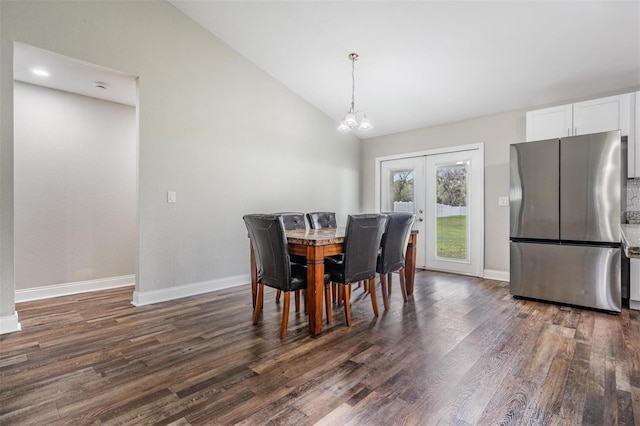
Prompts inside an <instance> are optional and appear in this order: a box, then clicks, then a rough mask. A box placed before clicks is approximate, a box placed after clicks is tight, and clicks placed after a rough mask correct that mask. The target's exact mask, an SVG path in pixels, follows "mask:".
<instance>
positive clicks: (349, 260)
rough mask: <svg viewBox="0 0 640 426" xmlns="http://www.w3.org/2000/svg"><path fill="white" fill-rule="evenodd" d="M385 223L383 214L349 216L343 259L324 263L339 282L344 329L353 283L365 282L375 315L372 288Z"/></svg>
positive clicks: (331, 258)
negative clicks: (342, 301) (342, 299)
mask: <svg viewBox="0 0 640 426" xmlns="http://www.w3.org/2000/svg"><path fill="white" fill-rule="evenodd" d="M386 220H387V217H386V216H385V215H382V214H356V215H349V217H348V219H347V227H346V229H345V236H344V243H343V247H344V256H343V257H342V259H340V260H339V259H337V258H334V257H326V258H325V260H324V267H325V272H328V273H329V275H330V278H331V281H332V282H335V283H338V284H339V285H340V287H341V289H342V290H343V291H342V292H341V293H342V294H343V295H344V313H345V320H346V323H347V326H351V302H350V298H351V283H354V282H358V281H368V283H369V288H370V293H371V306H372V307H373V311H374V314H375V316H378V305H377V302H376V295H375V294H376V293H375V288H373V286H375V276H376V262H377V259H378V250H379V247H380V240H381V239H382V234H383V232H384V229H385V225H386ZM325 288H326V286H325ZM325 298H326V294H325ZM327 321H329V319H327Z"/></svg>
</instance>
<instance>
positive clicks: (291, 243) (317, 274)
mask: <svg viewBox="0 0 640 426" xmlns="http://www.w3.org/2000/svg"><path fill="white" fill-rule="evenodd" d="M344 235H345V228H323V229H296V230H291V231H286V236H287V244H288V251H289V254H296V255H299V256H304V257H305V258H306V259H307V283H308V284H307V294H306V303H307V313H308V314H309V332H310V333H311V335H314V336H315V335H318V334H320V333H322V311H323V309H322V308H323V304H322V301H323V296H324V258H325V257H326V256H333V255H336V254H340V253H342V252H343V243H344ZM417 235H418V231H415V230H414V231H411V235H410V237H409V244H408V245H407V251H406V257H405V285H406V289H407V294H408V295H410V294H412V293H413V283H414V276H415V271H416V240H417ZM257 286H258V276H257V270H256V261H255V256H254V253H253V247H251V288H252V293H253V294H254V296H255V294H256V291H255V290H256V289H257ZM253 302H254V305H255V298H254V301H253Z"/></svg>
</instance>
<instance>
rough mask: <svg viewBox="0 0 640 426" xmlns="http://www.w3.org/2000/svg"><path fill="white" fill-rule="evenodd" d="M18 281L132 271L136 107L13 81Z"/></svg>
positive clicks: (25, 284)
mask: <svg viewBox="0 0 640 426" xmlns="http://www.w3.org/2000/svg"><path fill="white" fill-rule="evenodd" d="M13 96H14V118H15V120H14V183H15V185H14V195H15V198H14V203H15V214H14V216H15V237H14V238H15V282H16V290H22V289H31V288H35V287H43V286H51V285H61V284H69V283H76V282H82V281H90V280H96V279H104V278H112V277H122V276H125V275H134V274H135V260H136V252H135V250H136V235H137V229H136V228H137V211H136V203H137V193H136V192H137V185H136V172H137V165H136V161H137V156H136V150H137V149H136V132H137V126H136V111H135V107H133V106H128V105H122V104H118V103H114V102H108V101H103V100H100V99H95V98H91V97H87V96H81V95H76V94H73V93H68V92H62V91H59V90H54V89H49V88H45V87H41V86H36V85H32V84H27V83H21V82H18V81H16V82H15V83H14V92H13Z"/></svg>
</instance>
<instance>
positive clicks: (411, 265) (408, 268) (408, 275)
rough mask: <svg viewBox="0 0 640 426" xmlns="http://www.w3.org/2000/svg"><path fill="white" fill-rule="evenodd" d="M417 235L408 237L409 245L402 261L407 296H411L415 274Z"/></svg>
mask: <svg viewBox="0 0 640 426" xmlns="http://www.w3.org/2000/svg"><path fill="white" fill-rule="evenodd" d="M417 238H418V237H417V235H416V234H413V233H412V234H411V236H410V237H409V244H408V245H407V252H406V255H405V261H404V265H405V266H404V272H405V277H404V279H405V286H406V288H407V294H408V295H410V294H413V282H414V278H415V274H416V243H417Z"/></svg>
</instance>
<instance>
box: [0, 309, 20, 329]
mask: <svg viewBox="0 0 640 426" xmlns="http://www.w3.org/2000/svg"><path fill="white" fill-rule="evenodd" d="M20 330H22V327H21V326H20V323H19V322H18V313H17V312H14V313H13V315H7V316H5V317H0V334H8V333H13V332H14V331H20Z"/></svg>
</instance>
